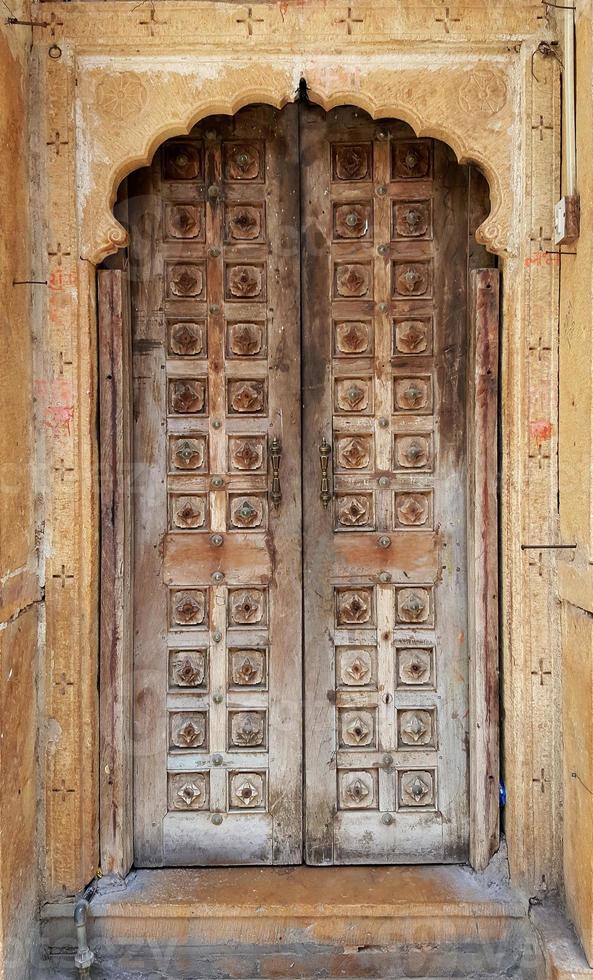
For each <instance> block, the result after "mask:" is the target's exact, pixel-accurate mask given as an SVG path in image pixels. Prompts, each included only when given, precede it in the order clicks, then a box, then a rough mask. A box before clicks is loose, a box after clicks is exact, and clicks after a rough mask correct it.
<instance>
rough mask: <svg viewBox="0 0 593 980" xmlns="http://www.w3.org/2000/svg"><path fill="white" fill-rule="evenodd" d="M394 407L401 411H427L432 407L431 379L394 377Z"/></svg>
mask: <svg viewBox="0 0 593 980" xmlns="http://www.w3.org/2000/svg"><path fill="white" fill-rule="evenodd" d="M393 401H394V409H395V411H396V412H397V411H399V412H427V411H429V410H430V408H431V407H432V385H431V379H430V378H427V377H423V378H418V377H416V378H399V377H396V378H394V384H393Z"/></svg>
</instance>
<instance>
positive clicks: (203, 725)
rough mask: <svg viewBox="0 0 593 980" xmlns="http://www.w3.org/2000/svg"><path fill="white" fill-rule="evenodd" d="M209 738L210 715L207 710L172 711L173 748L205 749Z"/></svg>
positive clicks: (171, 738)
mask: <svg viewBox="0 0 593 980" xmlns="http://www.w3.org/2000/svg"><path fill="white" fill-rule="evenodd" d="M207 740H208V715H207V713H206V712H205V711H192V712H171V714H170V741H171V748H173V749H202V750H204V749H206V748H207Z"/></svg>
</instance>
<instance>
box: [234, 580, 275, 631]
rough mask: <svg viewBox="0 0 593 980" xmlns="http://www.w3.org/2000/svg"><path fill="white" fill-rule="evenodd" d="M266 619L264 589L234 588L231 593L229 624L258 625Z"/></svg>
mask: <svg viewBox="0 0 593 980" xmlns="http://www.w3.org/2000/svg"><path fill="white" fill-rule="evenodd" d="M265 619H266V599H265V593H264V592H263V590H262V589H234V590H233V591H232V592H231V593H230V605H229V625H231V626H257V625H260V624H263V623H264V622H265Z"/></svg>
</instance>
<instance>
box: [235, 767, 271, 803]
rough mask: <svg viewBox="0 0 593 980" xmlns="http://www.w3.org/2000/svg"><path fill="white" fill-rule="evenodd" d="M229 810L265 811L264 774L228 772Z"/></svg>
mask: <svg viewBox="0 0 593 980" xmlns="http://www.w3.org/2000/svg"><path fill="white" fill-rule="evenodd" d="M228 780H229V784H228V797H229V810H231V811H232V810H235V811H236V810H265V809H266V807H267V803H266V774H265V772H253V771H250V772H230V773H229V776H228Z"/></svg>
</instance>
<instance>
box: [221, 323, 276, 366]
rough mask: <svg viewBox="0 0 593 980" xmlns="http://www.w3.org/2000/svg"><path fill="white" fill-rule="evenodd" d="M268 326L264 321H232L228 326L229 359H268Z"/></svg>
mask: <svg viewBox="0 0 593 980" xmlns="http://www.w3.org/2000/svg"><path fill="white" fill-rule="evenodd" d="M266 354H267V342H266V324H265V322H264V321H263V320H232V321H230V322H229V323H228V325H227V357H249V358H259V357H266Z"/></svg>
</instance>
